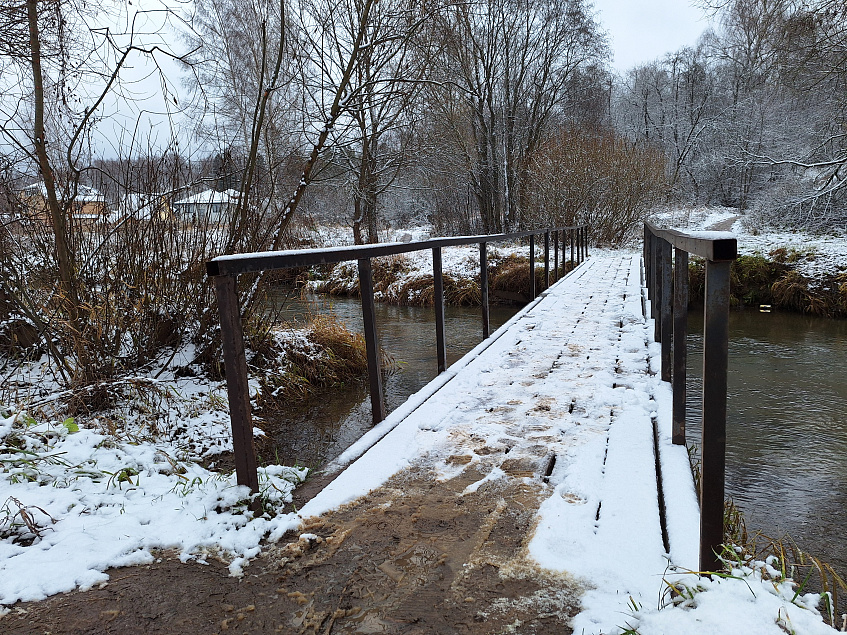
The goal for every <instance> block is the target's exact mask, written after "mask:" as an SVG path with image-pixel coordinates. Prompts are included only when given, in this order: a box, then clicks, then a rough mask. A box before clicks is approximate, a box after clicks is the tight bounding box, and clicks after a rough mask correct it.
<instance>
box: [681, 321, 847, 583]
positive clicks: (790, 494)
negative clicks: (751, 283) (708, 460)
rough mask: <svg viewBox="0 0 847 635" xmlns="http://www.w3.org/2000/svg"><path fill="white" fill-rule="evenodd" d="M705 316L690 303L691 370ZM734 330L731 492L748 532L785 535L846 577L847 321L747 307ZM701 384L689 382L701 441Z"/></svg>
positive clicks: (696, 365)
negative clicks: (761, 310)
mask: <svg viewBox="0 0 847 635" xmlns="http://www.w3.org/2000/svg"><path fill="white" fill-rule="evenodd" d="M702 324H703V319H702V311H692V312H691V320H690V323H689V331H690V333H692V334H691V335H690V336H689V338H690V339H689V364H688V374H689V378H691V377H692V376H697V377H699V376H700V375H701V370H702V367H701V366H702V345H703V340H702V335H701V334H702ZM729 338H730V344H729V377H728V396H727V397H728V403H727V458H726V464H727V474H726V488H727V494H728V495H729V496H732V498H733V499H734V500H735V502H736V503H737V504H738V505H739V507H740V508H741V509H742V510H743V511H744V515H745V518H746V520H747V527H748V530H752V531H761V532H762V533H764V534H766V535H768V536H771V537H776V538H781V537H783V536H784V535H786V534H787V535H789V536H790V537H791V538H793V539H794V541H795V542H796V543H797V544H798V546H799V547H800V548H801V549H803V550H805V551H807V552H809V553H811V554H812V555H814V556H816V557H819V558H821V559H822V560H824V561H826V562H829V563H830V564H832V565H833V567H834V568H835V569H836V571H838V572H839V574H840V575H841V577H842V578H845V579H847V321H845V320H827V319H823V318H814V317H807V316H802V315H797V314H792V313H760V312H759V311H756V310H750V309H748V310H745V311H735V312H733V313H732V314H731V316H730V333H729ZM700 390H701V385H699V382H698V381H697V379H696V378H695V379H694V380H692V381H690V382H689V390H688V394H689V395H690V397H689V401H690V402H693V403H689V414H688V420H689V424H688V430H689V431H690V434H689V440H690V441H695V442H699V436H700V430H699V425H700V424H699V422H700V412H701V409H700V403H699V395H700V394H701V393H700ZM694 396H696V397H695V398H692V397H694Z"/></svg>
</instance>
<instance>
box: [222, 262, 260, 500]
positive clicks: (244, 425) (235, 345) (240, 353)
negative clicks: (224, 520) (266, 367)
mask: <svg viewBox="0 0 847 635" xmlns="http://www.w3.org/2000/svg"><path fill="white" fill-rule="evenodd" d="M214 281H215V295H216V296H217V299H218V313H219V314H220V318H221V344H222V346H223V354H224V365H225V368H226V392H227V397H228V398H229V420H230V424H231V426H232V453H233V455H234V458H235V478H236V481H237V482H238V484H239V485H246V486H247V487H249V488H250V491H251V492H252V493H253V494H256V493H258V492H259V476H258V474H257V472H256V453H255V451H254V450H253V422H252V418H251V413H250V389H249V385H248V383H247V358H246V356H245V354H244V334H243V331H242V329H241V309H240V307H239V305H238V291H237V288H236V284H235V276H215V277H214ZM253 504H254V505H253V509H254V511H258V506H259V504H260V503H259V501H258V500H254V501H253Z"/></svg>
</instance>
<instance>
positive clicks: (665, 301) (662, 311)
mask: <svg viewBox="0 0 847 635" xmlns="http://www.w3.org/2000/svg"><path fill="white" fill-rule="evenodd" d="M659 248H660V249H661V250H662V271H661V273H660V275H661V279H662V280H661V287H662V305H661V306H660V307H659V317H660V319H661V333H662V381H670V380H671V370H672V368H673V361H672V356H671V344H672V343H673V303H672V300H673V296H672V292H671V289H672V285H673V263H672V262H671V259H672V257H673V256H672V248H671V244H670V243H669V242H668V241H667V240H665V239H663V238H662V239H660V240H659Z"/></svg>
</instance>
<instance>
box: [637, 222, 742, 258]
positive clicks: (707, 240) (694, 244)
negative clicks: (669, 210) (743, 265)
mask: <svg viewBox="0 0 847 635" xmlns="http://www.w3.org/2000/svg"><path fill="white" fill-rule="evenodd" d="M645 224H646V225H647V227H648V228H649V229H650V231H651V232H652V233H653V235H655V236H658V237H660V238H664V239H665V240H666V241H668V242H669V243H670V244H671V245H673V246H674V247H676V248H677V249H683V250H685V251H687V252H688V253H690V254H694V255H695V256H700V257H701V258H705V259H706V260H711V261H712V262H722V261H727V260H735V259H736V258H738V241H737V240H736V238H735V237H734V236H733V235H732V234H730V233H729V232H689V233H683V232H679V231H676V230H674V229H662V228H660V227H658V226H657V225H654V224H653V223H651V222H650V221H645Z"/></svg>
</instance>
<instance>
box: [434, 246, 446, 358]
mask: <svg viewBox="0 0 847 635" xmlns="http://www.w3.org/2000/svg"><path fill="white" fill-rule="evenodd" d="M432 279H433V282H434V284H435V348H436V353H437V355H438V372H439V373H443V372H444V371H445V370H446V369H447V345H446V343H445V341H444V277H443V276H442V275H441V247H434V248H433V250H432Z"/></svg>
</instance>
